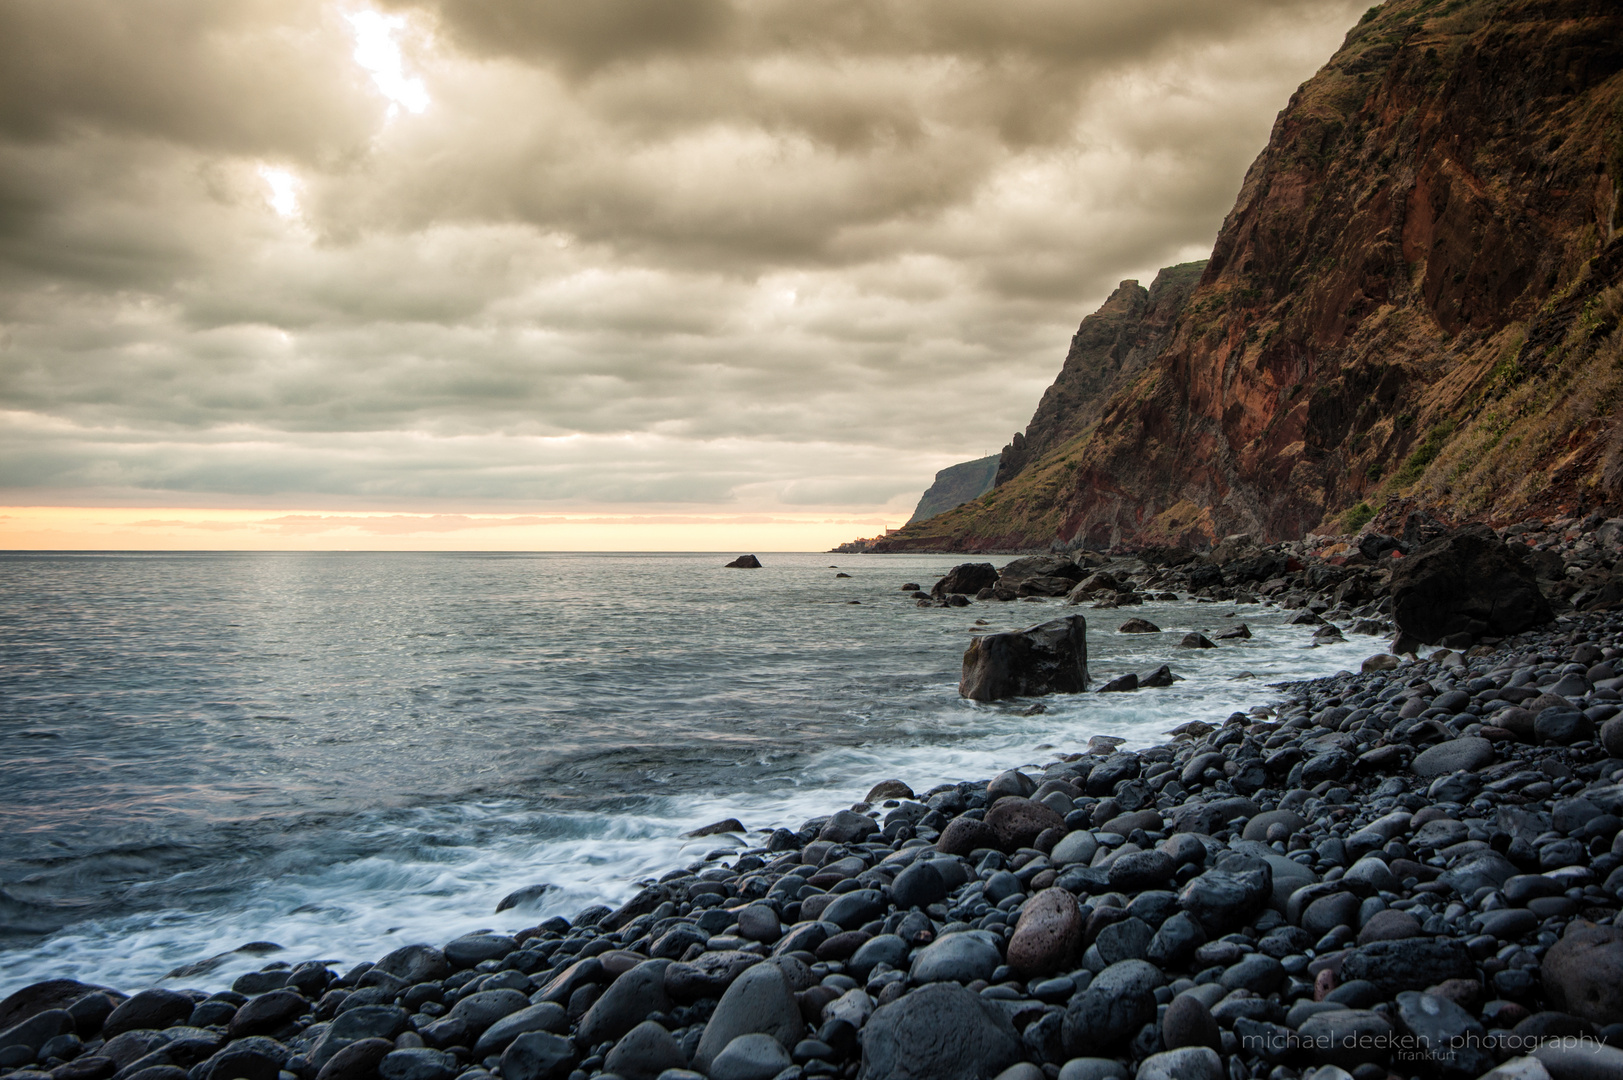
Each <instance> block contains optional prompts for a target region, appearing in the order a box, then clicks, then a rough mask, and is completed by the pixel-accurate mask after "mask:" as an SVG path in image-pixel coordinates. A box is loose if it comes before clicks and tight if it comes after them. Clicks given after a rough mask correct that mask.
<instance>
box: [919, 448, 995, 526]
mask: <svg viewBox="0 0 1623 1080" xmlns="http://www.w3.org/2000/svg"><path fill="white" fill-rule="evenodd" d="M998 460H999V458H998V455H997V454H992V455H990V456H989V457H983V458H976V459H975V460H974V461H965V462H962V463H960V464H957V465H949V466H948V467H947V468H945V469H942V470H941V471H940V472H938V473H936V474H935V483H933V484H931V485H930V486H929V488H927V489H926V490H925V492H924V494H923V495H921V496H919V505H918V508H917V509H915V510H914V511H913V516H912V517H910V518H908V519H907V523H908V524H909V525H911V524H913V522H915V521H928V520H929V519H930V518H933V517H935V516H936V515H937V514H944V513H946V512H947V511H948V510H951V509H953V508H954V507H958V506H962V505H963V504H964V503H966V502H968V501H969V500H971V499H978V498H980V497H981V496H982V495H984V494H986V493H987V492H988V491H990V490H992V481H993V479H994V478H995V477H996V476H997V466H998Z"/></svg>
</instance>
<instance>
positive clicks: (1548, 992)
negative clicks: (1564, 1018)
mask: <svg viewBox="0 0 1623 1080" xmlns="http://www.w3.org/2000/svg"><path fill="white" fill-rule="evenodd" d="M1539 975H1540V977H1541V978H1542V979H1543V981H1544V996H1545V998H1546V999H1547V1000H1548V1001H1549V1002H1550V1004H1551V1006H1553V1007H1554V1008H1556V1009H1560V1010H1561V1011H1562V1012H1567V1013H1571V1014H1572V1015H1574V1016H1579V1017H1582V1018H1583V1019H1585V1020H1588V1021H1589V1022H1590V1023H1592V1024H1594V1025H1595V1026H1597V1027H1604V1026H1605V1025H1607V1024H1616V1023H1619V1022H1623V930H1619V929H1618V928H1617V927H1615V926H1596V925H1594V924H1591V923H1584V922H1573V923H1572V924H1571V925H1570V926H1569V927H1568V929H1567V932H1566V934H1565V935H1564V936H1563V937H1562V938H1561V940H1560V941H1558V942H1556V943H1555V944H1554V945H1552V946H1550V951H1549V952H1547V953H1545V954H1544V961H1543V963H1541V964H1540V965H1539Z"/></svg>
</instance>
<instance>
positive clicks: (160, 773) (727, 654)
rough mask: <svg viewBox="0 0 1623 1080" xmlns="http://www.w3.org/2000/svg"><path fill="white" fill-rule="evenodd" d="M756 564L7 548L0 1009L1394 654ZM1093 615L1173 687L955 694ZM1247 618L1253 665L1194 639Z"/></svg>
mask: <svg viewBox="0 0 1623 1080" xmlns="http://www.w3.org/2000/svg"><path fill="white" fill-rule="evenodd" d="M732 554H733V553H729V554H727V555H724V556H718V555H715V554H653V555H650V554H552V553H546V554H449V553H432V554H394V553H384V554H377V553H361V554H356V553H318V554H304V553H299V554H292V553H275V554H261V553H205V554H196V553H157V554H153V553H112V554H74V553H57V554H52V553H8V554H0V995H4V994H5V993H9V992H10V991H11V990H14V989H16V988H17V987H19V986H22V985H25V984H27V983H30V982H34V981H37V980H41V979H46V978H57V977H70V978H77V979H81V980H84V981H87V982H93V983H99V984H105V985H110V986H114V987H118V988H120V989H124V990H132V989H137V988H140V987H144V986H149V985H155V984H161V985H184V986H189V987H198V988H202V989H214V988H218V987H222V986H225V985H229V983H230V981H231V979H232V978H233V977H235V976H236V975H237V974H240V973H241V972H242V971H245V970H250V969H252V968H257V967H259V966H261V965H262V964H263V963H265V962H266V961H267V960H272V959H274V960H285V961H288V962H291V963H297V962H299V961H302V960H310V959H322V960H328V961H331V962H333V963H334V964H336V965H338V966H340V967H342V966H344V965H348V964H352V963H355V962H359V961H362V960H368V959H375V958H377V957H378V956H380V955H382V954H383V953H384V952H386V951H388V950H390V949H392V948H395V947H397V946H399V945H402V944H407V943H411V942H416V941H427V942H433V943H443V942H444V941H447V940H449V939H450V938H452V937H454V936H456V935H458V934H460V933H465V932H468V931H472V930H476V929H482V928H494V929H502V930H513V929H518V928H520V927H524V926H531V925H534V924H535V923H536V922H538V921H540V920H541V919H542V918H545V917H547V916H549V915H553V914H563V915H569V914H572V913H573V912H575V911H578V910H580V909H581V908H583V907H585V906H587V905H589V904H595V903H609V904H613V903H616V902H618V901H621V900H624V899H625V898H626V897H628V896H629V895H631V893H633V892H634V891H635V889H636V882H637V880H638V879H639V878H643V877H647V876H650V875H657V874H660V873H663V872H665V871H667V870H670V869H672V868H674V867H677V866H682V865H687V864H689V863H691V862H692V861H694V860H695V859H697V858H701V857H703V856H704V855H705V854H707V853H708V852H710V851H713V850H715V849H716V848H717V847H721V846H726V845H728V844H732V843H743V842H747V840H751V839H752V840H755V841H758V840H760V839H761V835H760V834H755V835H754V836H753V837H750V838H746V841H740V840H737V839H734V838H729V837H710V838H706V839H702V840H690V839H684V837H683V834H684V833H686V832H688V831H691V830H693V829H694V828H696V827H698V826H702V825H705V824H708V823H710V822H714V821H717V820H719V819H722V818H728V817H736V818H738V819H739V820H740V821H742V822H743V823H744V824H745V825H746V826H747V827H749V828H750V829H757V830H758V829H770V828H772V827H774V826H788V827H790V828H794V827H797V826H798V825H800V824H801V823H802V822H804V821H805V820H807V819H808V818H811V817H813V816H817V815H821V814H827V813H830V812H832V811H833V810H835V809H838V808H841V807H842V806H846V805H849V804H850V803H852V802H854V801H856V800H858V799H860V798H862V796H863V795H864V794H865V793H866V792H867V790H868V789H869V788H870V787H871V786H872V785H873V784H874V783H875V782H877V781H879V780H883V779H887V778H897V779H900V780H903V781H905V782H906V783H908V784H910V785H912V787H913V788H914V789H915V790H917V791H924V790H926V789H928V788H930V787H931V786H933V785H935V784H937V783H941V782H946V781H958V780H968V779H977V778H985V777H987V776H990V775H992V774H994V773H996V772H998V771H1001V770H1003V769H1006V768H1011V767H1015V766H1020V765H1027V764H1038V763H1041V762H1043V761H1045V760H1052V759H1053V757H1054V756H1055V755H1056V754H1057V753H1061V752H1069V751H1075V750H1080V749H1082V748H1083V747H1084V746H1085V745H1086V743H1087V740H1088V739H1089V737H1091V736H1093V735H1100V734H1104V735H1114V736H1119V737H1122V738H1124V739H1126V740H1127V742H1128V744H1129V745H1144V744H1148V743H1152V742H1155V741H1158V740H1160V739H1161V738H1163V736H1164V733H1165V732H1166V731H1167V730H1168V729H1169V728H1172V727H1174V726H1176V725H1178V724H1181V723H1184V722H1185V721H1188V720H1205V721H1208V722H1213V723H1221V722H1222V720H1223V719H1224V718H1225V717H1227V716H1228V715H1229V713H1231V712H1233V711H1234V710H1235V709H1244V708H1248V707H1250V706H1253V705H1258V704H1265V703H1267V702H1269V701H1272V700H1277V699H1278V698H1279V696H1280V695H1279V692H1278V691H1277V690H1274V689H1272V688H1271V687H1270V684H1274V683H1278V682H1280V681H1284V680H1296V679H1305V678H1315V677H1319V676H1324V675H1331V674H1334V673H1335V672H1336V671H1338V670H1344V669H1356V667H1357V666H1358V663H1359V661H1360V660H1362V658H1363V657H1365V656H1367V655H1369V654H1370V653H1372V652H1376V651H1379V649H1380V647H1381V644H1380V643H1379V642H1377V641H1375V640H1374V639H1369V638H1359V637H1355V636H1351V635H1349V637H1350V640H1349V641H1347V642H1346V643H1338V644H1332V645H1327V646H1323V647H1313V646H1312V637H1311V635H1312V630H1313V628H1312V627H1308V626H1297V625H1291V624H1290V623H1289V621H1288V620H1289V618H1290V616H1291V615H1292V614H1294V613H1292V612H1286V611H1281V610H1279V609H1277V608H1272V607H1265V606H1262V605H1239V606H1236V605H1232V604H1223V603H1217V604H1212V603H1195V602H1187V601H1179V602H1152V603H1147V604H1145V605H1143V606H1142V607H1133V608H1122V609H1118V610H1100V611H1095V610H1092V609H1090V608H1088V607H1085V606H1083V607H1064V606H1063V602H1062V601H1059V600H1045V601H1042V602H1037V603H1029V602H1013V603H996V602H988V603H975V604H972V605H970V606H969V607H963V608H921V607H918V606H917V605H916V604H915V602H914V600H913V599H912V598H911V597H910V596H909V595H908V594H907V593H906V592H904V591H903V590H902V589H901V586H902V585H904V584H908V583H918V584H921V585H923V586H924V587H925V588H926V589H928V588H929V586H930V585H931V583H933V582H934V581H935V580H936V578H938V577H939V576H941V575H942V574H944V573H945V572H946V571H947V570H948V569H949V568H950V567H951V566H952V565H953V564H954V563H956V562H960V561H962V557H953V556H945V555H929V556H925V555H915V556H876V555H868V556H861V555H828V554H795V555H789V554H764V555H763V556H762V562H763V563H764V564H765V566H764V567H763V568H761V569H758V570H737V569H726V568H724V567H723V565H722V564H723V563H724V562H726V561H727V559H729V558H731V555H732ZM994 561H996V562H999V563H1001V562H1003V561H1004V560H994ZM841 574H848V575H850V576H849V577H842V576H838V575H841ZM1078 613H1080V614H1083V615H1085V616H1087V618H1088V648H1089V666H1090V668H1091V671H1092V674H1093V676H1094V678H1095V680H1096V684H1097V683H1098V682H1101V681H1103V679H1105V678H1109V677H1111V676H1113V675H1116V674H1122V673H1125V672H1127V671H1137V670H1143V669H1145V668H1148V667H1152V666H1155V665H1159V664H1161V663H1170V664H1171V666H1172V670H1173V671H1174V672H1175V673H1177V674H1178V675H1179V676H1181V677H1182V679H1183V681H1181V682H1179V683H1177V684H1176V685H1175V686H1172V687H1169V688H1164V689H1153V690H1143V691H1139V692H1136V693H1124V694H1079V695H1061V696H1052V697H1048V698H1044V699H1042V700H1041V703H1042V705H1043V706H1044V707H1045V711H1043V712H1040V713H1038V714H1036V715H1030V716H1028V715H1024V713H1025V712H1026V711H1028V710H1029V709H1030V707H1031V706H1032V705H1033V704H1034V702H1033V701H1032V700H1020V701H1015V702H1008V703H999V704H990V705H987V704H976V703H973V702H968V701H965V700H963V699H961V698H959V696H958V693H957V680H958V674H959V667H960V663H961V658H962V655H963V651H964V649H965V647H966V646H967V645H968V643H969V640H970V638H971V636H972V635H974V634H977V633H985V632H988V631H997V630H1007V629H1015V628H1019V627H1022V626H1026V625H1030V624H1033V623H1036V622H1041V621H1044V620H1046V619H1050V618H1054V617H1057V616H1058V615H1060V614H1078ZM1131 617H1142V618H1147V619H1150V620H1152V621H1153V622H1155V623H1156V624H1157V625H1158V626H1160V627H1161V630H1162V632H1161V633H1159V634H1137V635H1135V634H1122V633H1119V632H1118V631H1117V629H1116V628H1117V627H1118V626H1120V625H1121V623H1122V622H1124V621H1125V620H1126V619H1128V618H1131ZM1241 621H1244V622H1245V623H1247V624H1248V625H1249V626H1250V628H1251V630H1252V632H1253V634H1254V636H1253V637H1252V638H1251V639H1250V640H1249V641H1235V642H1227V641H1225V642H1222V643H1221V647H1219V648H1216V649H1208V650H1196V649H1185V648H1180V647H1179V646H1178V642H1179V639H1180V638H1181V637H1182V636H1183V634H1184V633H1186V632H1188V631H1191V630H1198V631H1202V632H1204V633H1206V634H1207V635H1208V636H1215V635H1216V634H1217V633H1218V632H1220V631H1222V630H1224V629H1227V628H1229V627H1232V626H1234V625H1236V624H1237V623H1239V622H1241ZM538 884H546V885H549V886H551V889H550V890H548V891H547V892H546V894H545V895H544V896H543V897H542V898H541V900H540V901H539V903H536V904H530V905H525V906H523V907H521V908H517V909H509V910H507V911H504V912H502V913H500V914H497V913H496V911H495V909H496V906H497V904H498V903H499V901H500V900H501V899H502V898H503V897H504V896H506V895H507V894H508V893H510V892H512V891H514V890H516V889H519V888H522V887H525V886H529V885H538ZM249 942H269V943H272V944H274V945H276V946H279V947H280V949H279V951H276V952H273V953H268V954H267V953H263V952H261V953H235V952H233V950H236V949H238V948H239V947H240V946H242V945H244V944H246V943H249ZM222 956H223V959H220V960H218V961H216V963H215V964H214V965H213V966H212V967H208V969H207V970H198V969H197V968H196V967H195V966H194V967H193V968H192V970H191V971H190V972H188V973H187V974H185V975H183V976H175V977H171V978H168V979H167V980H166V979H165V977H166V975H168V974H169V973H170V972H171V971H174V970H175V969H177V968H181V967H184V966H187V965H195V964H196V963H197V962H198V961H201V960H205V959H206V958H210V957H222Z"/></svg>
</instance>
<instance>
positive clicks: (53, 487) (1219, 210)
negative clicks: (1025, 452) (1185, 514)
mask: <svg viewBox="0 0 1623 1080" xmlns="http://www.w3.org/2000/svg"><path fill="white" fill-rule="evenodd" d="M1366 3H1367V0H1359V2H1355V3H1348V2H1344V0H1223V2H1222V3H1213V2H1211V0H1136V2H1134V3H1122V2H1121V0H998V2H996V3H988V2H986V0H860V2H859V0H593V2H591V3H581V2H580V0H374V2H372V3H363V2H353V3H352V2H339V3H333V2H326V0H4V2H3V3H0V547H8V548H38V547H47V548H222V547H233V548H356V547H363V548H364V547H378V548H393V547H406V548H410V547H416V548H520V549H522V548H534V549H567V550H583V549H592V548H602V549H613V550H639V549H640V550H660V549H669V550H731V549H733V548H738V549H740V550H744V549H749V548H761V549H765V550H785V549H789V550H797V549H798V550H806V549H821V548H825V547H828V546H830V545H832V544H834V543H837V542H839V541H841V540H845V539H851V538H853V537H855V536H865V535H872V534H874V533H877V532H879V531H881V530H883V529H884V528H886V527H894V526H897V525H900V524H901V523H902V522H903V521H905V520H906V518H907V517H908V515H909V514H910V513H911V512H912V509H913V505H914V503H915V502H916V501H917V499H918V496H919V494H920V493H921V491H922V490H923V489H924V488H925V487H926V486H927V485H928V484H929V482H930V480H931V478H932V476H933V474H934V473H935V471H936V470H938V469H942V468H945V467H946V466H948V465H951V464H954V463H956V462H959V461H965V460H969V459H972V458H976V457H980V456H983V455H985V454H988V453H995V452H997V450H998V449H999V448H1000V447H1001V446H1002V445H1003V444H1004V443H1005V442H1007V441H1008V439H1009V437H1010V435H1011V434H1012V433H1013V432H1014V431H1016V430H1019V429H1021V428H1023V427H1024V426H1025V424H1026V422H1027V421H1028V420H1029V418H1030V416H1031V413H1032V410H1033V409H1034V408H1035V406H1036V403H1037V400H1038V398H1039V397H1040V395H1041V393H1042V391H1043V389H1044V388H1045V387H1046V386H1047V384H1048V383H1049V382H1050V381H1051V380H1052V378H1053V376H1054V375H1055V373H1056V372H1057V371H1058V369H1059V366H1060V363H1061V362H1062V360H1063V359H1064V354H1065V349H1066V345H1067V342H1068V340H1069V337H1070V335H1071V333H1073V332H1074V331H1075V328H1076V324H1077V323H1078V322H1079V321H1080V320H1081V318H1082V317H1083V316H1084V315H1086V314H1087V313H1088V312H1089V311H1091V310H1093V309H1094V308H1095V307H1097V306H1098V305H1099V303H1101V302H1102V301H1103V299H1104V298H1105V297H1106V296H1107V295H1108V294H1109V292H1110V291H1111V290H1112V289H1113V288H1114V287H1115V286H1116V284H1117V283H1118V282H1119V281H1121V280H1123V279H1126V278H1137V279H1139V280H1141V281H1143V282H1144V283H1145V284H1148V282H1149V280H1150V279H1151V278H1152V277H1153V275H1154V273H1155V270H1156V269H1157V268H1158V267H1160V266H1165V265H1170V264H1172V263H1176V262H1181V261H1186V260H1189V259H1197V258H1203V257H1205V256H1206V255H1207V254H1208V253H1209V251H1210V249H1211V244H1212V240H1213V238H1214V237H1215V235H1216V232H1217V229H1218V226H1219V225H1220V223H1221V222H1222V219H1223V216H1224V214H1225V213H1226V212H1227V211H1228V210H1229V209H1230V207H1231V206H1232V205H1233V202H1234V197H1235V194H1236V193H1237V191H1238V188H1239V184H1240V180H1241V178H1242V176H1243V175H1244V172H1245V169H1246V167H1247V166H1248V165H1249V164H1250V162H1251V161H1252V159H1253V158H1254V157H1255V156H1256V154H1257V153H1258V152H1259V151H1260V150H1261V149H1262V147H1263V145H1264V144H1265V143H1266V141H1267V136H1268V131H1269V128H1270V126H1271V125H1272V123H1273V120H1274V117H1275V115H1276V113H1277V112H1278V111H1279V110H1280V109H1281V108H1283V107H1284V105H1285V103H1286V101H1287V100H1288V99H1289V97H1290V94H1291V93H1292V92H1293V91H1294V90H1295V88H1296V87H1297V86H1298V85H1299V84H1300V83H1301V82H1302V81H1303V80H1305V79H1306V78H1308V77H1309V76H1310V75H1312V73H1313V72H1314V71H1315V70H1317V69H1318V67H1319V66H1320V65H1322V64H1323V62H1324V61H1326V60H1327V59H1328V58H1329V57H1330V55H1331V53H1332V52H1333V51H1334V50H1335V48H1336V47H1337V45H1339V43H1340V41H1341V39H1342V37H1343V35H1344V34H1345V32H1346V30H1347V29H1348V28H1350V27H1351V26H1352V25H1353V24H1354V23H1355V22H1356V21H1357V18H1358V16H1359V15H1360V14H1361V13H1362V10H1363V8H1364V6H1366Z"/></svg>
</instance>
